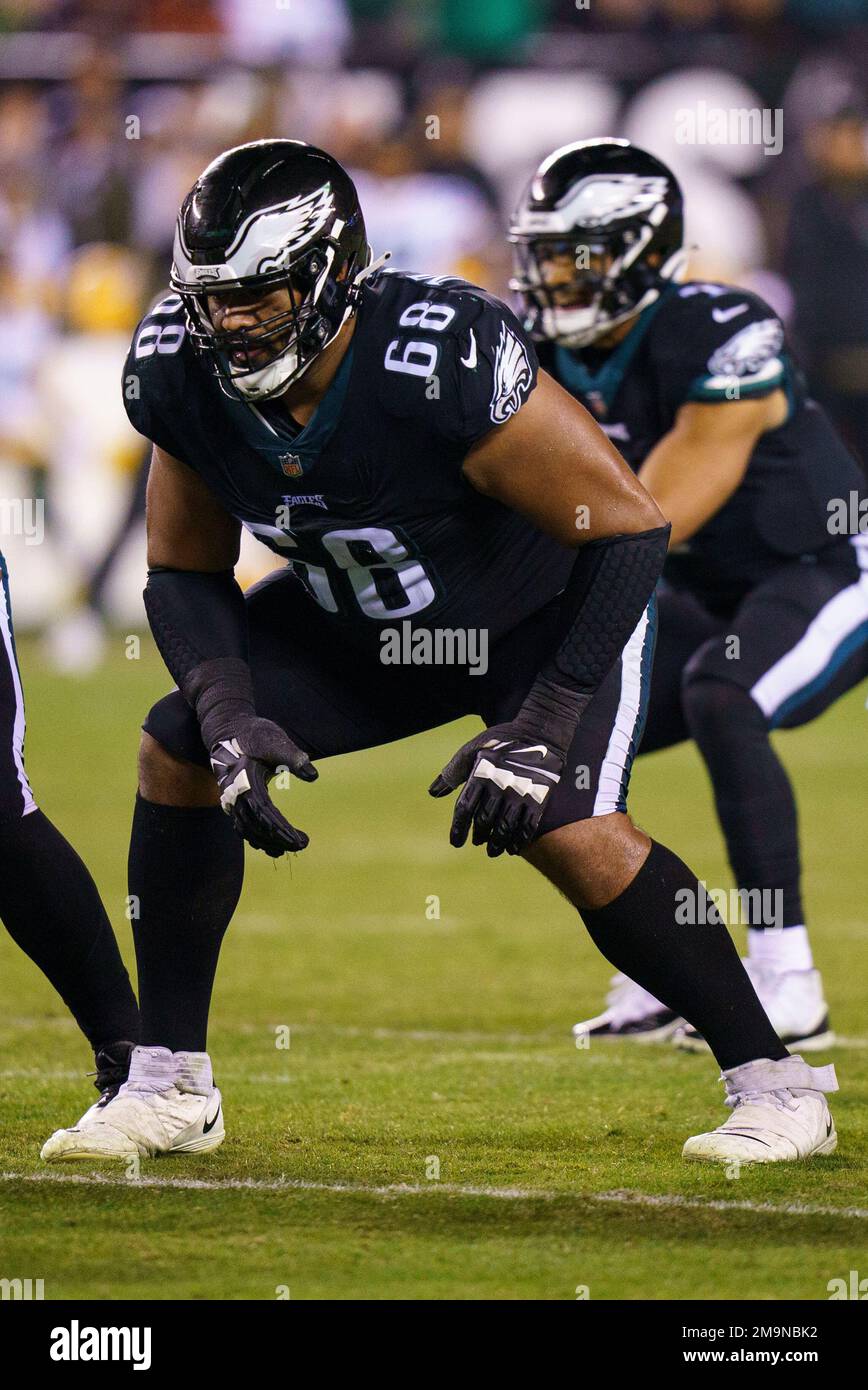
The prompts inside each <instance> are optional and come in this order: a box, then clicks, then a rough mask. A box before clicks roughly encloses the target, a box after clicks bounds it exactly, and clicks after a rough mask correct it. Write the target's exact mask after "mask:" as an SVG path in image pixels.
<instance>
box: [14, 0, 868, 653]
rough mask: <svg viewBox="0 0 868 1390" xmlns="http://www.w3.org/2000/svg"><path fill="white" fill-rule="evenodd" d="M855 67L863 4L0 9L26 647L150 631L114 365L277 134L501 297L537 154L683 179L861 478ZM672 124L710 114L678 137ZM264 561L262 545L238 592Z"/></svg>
mask: <svg viewBox="0 0 868 1390" xmlns="http://www.w3.org/2000/svg"><path fill="white" fill-rule="evenodd" d="M866 58H868V0H574V2H573V0H473V3H472V4H467V3H466V0H195V3H190V0H186V2H185V0H12V2H11V3H0V550H2V551H3V552H4V553H5V554H6V556H7V559H8V561H9V565H10V570H11V572H12V583H13V596H14V602H15V607H16V621H17V624H18V626H19V628H22V627H25V626H38V627H40V628H43V629H44V630H45V634H46V636H45V642H46V647H45V650H46V655H47V657H48V659H50V660H51V661H53V662H54V663H55V664H56V665H58V666H60V667H62V668H65V669H76V668H84V667H87V666H89V665H90V664H92V663H93V662H94V661H96V660H98V659H99V655H100V651H101V647H102V642H103V634H104V623H105V620H106V619H109V620H111V621H113V622H119V623H121V624H128V625H130V624H134V623H137V622H138V621H139V618H140V613H141V610H140V598H139V595H140V590H141V578H142V567H143V554H142V545H143V542H142V528H141V521H140V513H141V505H140V504H141V482H142V471H141V461H142V446H141V441H139V440H138V438H137V436H136V435H135V434H133V433H132V431H131V430H130V429H129V426H128V425H127V422H126V418H125V415H124V412H123V408H122V404H121V399H120V384H119V383H120V372H121V367H122V363H123V359H124V355H125V351H126V346H127V344H128V341H129V335H130V332H131V329H132V327H133V326H134V324H135V322H136V320H137V318H138V317H139V316H140V314H141V313H142V312H143V310H144V308H145V307H146V306H147V304H148V302H149V300H150V299H151V298H153V297H154V296H155V295H156V294H158V293H159V291H160V289H161V288H162V287H163V286H164V285H165V283H166V276H167V270H168V265H169V261H170V253H171V239H172V234H173V228H174V218H175V214H176V211H177V206H178V203H179V202H180V199H181V197H182V196H183V194H184V192H185V191H186V190H187V188H188V187H189V186H190V184H191V183H192V182H193V180H194V179H195V177H196V175H197V174H198V173H199V171H200V170H201V169H202V167H203V166H204V165H205V164H206V163H208V161H209V160H210V159H211V158H213V156H214V155H216V154H217V153H219V152H220V151H221V150H222V149H225V148H226V147H228V146H230V145H235V144H239V143H241V142H242V141H245V140H251V139H257V138H260V137H263V136H274V135H287V136H292V137H295V138H301V139H306V140H311V141H313V142H315V143H316V144H319V145H322V146H324V147H325V148H327V149H328V150H329V151H331V152H332V153H333V154H335V155H336V156H337V157H338V158H340V159H341V160H342V161H343V162H344V163H345V164H346V165H347V166H348V167H349V169H350V170H351V172H352V174H353V176H354V177H355V179H356V181H357V183H358V186H359V190H360V194H361V198H362V203H363V207H364V209H365V212H366V220H367V224H368V230H369V235H370V239H371V241H372V243H373V246H374V249H375V253H377V254H378V253H379V252H381V251H384V250H387V249H388V250H391V252H392V264H393V265H395V266H398V267H402V268H406V269H412V270H417V271H422V272H425V273H430V274H443V273H446V272H454V273H457V274H460V275H463V276H465V277H466V278H468V279H470V280H472V281H474V282H476V283H480V284H483V285H485V286H487V287H488V288H491V289H493V290H494V291H496V292H497V293H501V294H506V293H508V291H507V288H506V281H507V278H508V274H509V257H508V254H507V248H506V246H505V242H504V227H505V222H506V219H507V218H508V215H509V212H510V210H511V208H512V206H513V204H514V202H515V200H516V198H517V196H518V194H519V192H520V190H521V187H522V186H523V184H524V182H525V181H526V180H527V178H528V176H529V173H530V172H531V171H532V169H533V167H534V165H535V164H536V163H537V162H538V160H539V159H540V157H541V156H542V155H544V154H546V153H547V152H549V151H550V150H551V149H553V148H555V147H556V146H558V145H562V144H565V143H567V142H569V141H571V140H576V139H583V138H588V137H592V136H599V135H624V136H627V137H629V138H631V139H633V140H635V141H636V142H637V143H639V144H641V145H643V146H645V147H646V148H648V149H650V150H652V151H653V152H654V153H655V154H657V155H658V156H660V157H662V158H663V159H665V160H666V161H667V162H669V163H670V164H671V165H672V166H673V168H674V169H675V171H676V173H677V174H678V175H679V177H680V178H681V179H682V182H683V184H684V187H685V191H686V195H687V199H688V209H689V217H688V240H689V242H690V244H691V246H692V247H693V248H694V249H693V259H692V264H691V273H692V274H695V275H699V276H701V277H704V278H715V279H717V278H722V279H727V280H733V281H735V282H736V283H742V284H746V285H750V286H751V287H753V288H755V289H757V290H758V291H759V292H760V293H761V294H763V295H764V296H765V298H767V299H768V300H769V301H770V302H771V303H772V304H773V306H774V307H775V309H776V310H777V311H778V312H779V313H781V314H782V315H783V316H784V318H785V319H786V321H787V323H788V326H789V329H790V333H791V336H792V341H793V343H794V345H795V347H796V349H797V352H798V355H799V357H800V360H801V362H802V364H803V366H804V367H805V368H806V370H807V373H808V376H809V379H810V381H811V384H812V388H813V391H814V394H815V395H816V396H818V397H819V398H820V399H821V400H822V401H823V402H824V404H825V405H826V406H827V408H828V409H830V410H831V412H832V414H833V415H834V417H835V418H836V420H837V421H838V423H839V425H840V427H841V428H842V430H843V431H844V432H845V434H846V435H847V437H848V439H849V441H850V443H851V445H852V447H853V448H854V449H855V450H856V451H857V453H859V455H860V456H861V457H862V459H863V460H868V101H866V90H865V83H864V80H863V76H862V74H863V73H864V72H865V70H866ZM719 111H723V112H734V111H735V112H738V111H762V112H765V113H766V121H767V125H766V127H765V129H766V131H767V133H768V134H769V135H771V133H772V132H774V135H775V139H774V143H772V141H771V139H768V140H765V141H764V140H761V139H751V140H745V139H733V140H728V141H726V142H724V143H718V142H716V141H715V139H714V138H713V136H712V135H711V126H709V125H708V124H707V122H708V121H709V120H711V119H712V115H713V113H714V112H719ZM684 112H691V113H693V115H694V117H695V116H696V115H697V114H702V113H704V114H702V119H700V120H694V122H693V125H692V127H691V129H693V131H694V135H693V136H692V137H691V139H689V140H685V136H684V132H685V124H684V119H683V113H684ZM703 119H704V120H705V121H706V125H705V126H703V124H702V120H703ZM742 128H743V129H746V128H747V127H742ZM754 129H757V130H758V129H759V127H754ZM42 502H44V510H43V508H42V507H40V506H39V505H38V504H39V503H42ZM269 563H270V561H269V559H268V557H267V555H265V552H260V551H259V548H258V547H256V546H255V543H251V544H250V545H249V546H247V547H246V548H245V551H244V556H243V567H244V575H243V577H245V578H252V577H253V576H254V574H255V573H256V572H257V571H258V570H261V568H262V566H263V565H266V566H267V565H268V564H269Z"/></svg>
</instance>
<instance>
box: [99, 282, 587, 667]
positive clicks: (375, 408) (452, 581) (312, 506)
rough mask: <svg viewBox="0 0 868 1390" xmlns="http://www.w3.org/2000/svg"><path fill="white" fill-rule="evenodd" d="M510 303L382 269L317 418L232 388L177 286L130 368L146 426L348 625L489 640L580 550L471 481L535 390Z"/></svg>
mask: <svg viewBox="0 0 868 1390" xmlns="http://www.w3.org/2000/svg"><path fill="white" fill-rule="evenodd" d="M536 376H537V360H536V354H535V351H534V348H533V346H532V344H531V343H530V341H529V340H528V339H527V337H526V336H525V334H524V331H523V329H522V328H521V326H520V324H519V323H518V321H517V319H516V318H515V317H514V315H513V314H512V312H511V311H510V310H509V309H508V308H506V306H505V305H503V304H501V303H500V302H499V301H498V300H497V299H495V298H493V297H492V296H490V295H488V294H486V293H485V292H484V291H483V290H480V289H477V288H476V287H474V286H472V285H469V284H466V283H465V282H464V281H462V280H458V279H454V278H447V277H444V278H440V279H436V280H431V279H426V278H425V277H423V276H416V275H409V274H404V273H399V272H396V271H381V272H379V273H377V274H375V275H373V276H372V277H371V278H370V279H369V280H367V281H366V282H365V283H364V286H363V288H362V293H361V300H360V305H359V309H358V314H357V322H356V327H355V332H354V334H353V337H352V340H351V344H350V347H349V349H348V351H347V353H346V355H345V357H344V358H343V361H342V363H341V365H340V367H339V369H338V372H337V374H336V376H335V378H334V380H333V381H332V383H331V385H330V387H329V389H328V391H327V393H326V395H325V396H324V397H323V399H322V400H321V402H320V403H319V406H318V407H317V410H316V412H315V414H314V416H313V418H312V419H311V421H310V422H309V423H308V424H307V425H306V426H305V427H304V428H303V429H299V428H298V427H297V426H296V427H295V428H293V424H292V422H291V421H290V420H289V418H288V416H287V415H286V413H285V412H283V411H282V410H281V409H280V407H279V406H276V405H275V404H274V403H271V404H270V405H269V404H265V405H262V406H259V407H257V406H254V405H251V404H249V403H247V402H242V401H236V400H233V399H231V398H230V397H228V396H227V395H226V394H225V393H224V392H223V391H222V390H221V388H220V385H219V383H218V382H217V381H216V380H215V379H214V378H213V377H212V376H210V375H209V373H208V370H207V368H206V367H205V365H204V364H203V363H202V362H201V361H200V359H199V358H198V357H197V355H196V353H195V351H194V350H193V348H192V346H191V344H190V342H189V339H188V337H187V334H186V331H185V320H184V313H183V309H182V307H181V304H180V302H179V300H178V298H177V297H176V296H170V297H169V298H167V299H165V300H163V301H162V302H161V303H160V304H158V305H157V306H156V307H155V308H154V309H152V310H151V312H150V313H149V314H148V315H147V317H146V318H145V319H143V321H142V323H141V324H140V325H139V326H138V328H137V329H136V332H135V335H134V338H133V342H132V346H131V348H130V353H129V356H128V358H127V362H126V366H125V369H124V399H125V403H126V408H127V413H128V415H129V418H130V420H131V422H132V424H133V425H134V426H135V428H136V429H137V430H139V431H140V433H142V434H143V435H145V436H146V437H147V438H148V439H150V440H153V442H154V443H156V444H158V445H159V446H160V447H161V448H163V449H165V450H166V451H167V452H168V453H170V454H172V455H174V457H175V458H177V459H180V460H181V461H183V462H184V463H186V464H188V465H189V466H190V467H191V468H193V469H194V470H195V471H196V473H197V474H198V475H199V476H200V477H201V478H202V479H203V480H204V481H205V483H206V484H207V485H208V487H209V488H210V489H211V491H212V492H213V493H214V494H215V495H216V496H217V497H218V498H219V499H220V501H221V502H222V503H223V505H224V506H225V507H226V509H227V510H228V511H229V512H230V513H231V514H232V515H233V516H235V517H236V518H237V519H238V520H239V521H240V522H242V523H243V525H244V526H246V527H247V529H248V530H249V531H251V532H253V534H254V535H256V536H257V537H258V538H259V539H260V540H262V541H264V542H265V544H266V545H268V546H269V547H270V548H271V549H272V550H273V551H275V552H276V553H277V554H278V555H281V556H284V557H285V558H286V560H287V562H288V563H289V564H290V565H291V567H292V569H293V571H294V573H295V574H296V576H297V578H298V579H299V581H300V582H301V583H302V584H303V585H304V587H305V588H306V590H307V591H308V593H309V595H310V596H311V597H312V598H313V599H314V600H315V601H316V603H317V604H318V605H319V612H320V613H321V615H322V617H323V619H324V620H325V621H330V622H333V623H334V624H335V626H336V627H337V628H340V629H342V630H343V631H344V632H345V633H346V634H347V635H357V634H359V633H365V632H367V633H368V634H371V633H373V634H374V637H375V640H376V634H377V632H378V631H379V630H380V629H381V627H382V625H383V624H384V623H394V622H396V621H402V620H404V619H407V620H410V621H411V622H413V623H414V624H418V625H419V626H424V627H430V626H431V625H433V624H435V623H436V624H437V625H439V626H441V627H450V628H451V627H465V628H466V627H478V628H487V629H488V632H489V639H490V640H492V641H494V640H496V639H497V637H498V636H499V635H500V634H502V633H504V632H506V631H508V630H510V629H511V628H512V627H514V626H515V625H516V624H517V623H519V622H520V621H521V620H522V619H523V618H525V617H527V616H529V615H530V614H532V613H534V612H536V611H537V610H538V609H539V608H541V607H542V606H543V605H544V604H545V603H547V602H548V601H549V600H550V599H551V598H552V597H553V596H554V595H555V594H557V593H558V592H559V591H560V590H561V589H562V588H563V585H564V582H565V580H566V577H567V575H568V574H569V571H570V569H571V567H572V564H573V562H574V558H575V557H574V555H573V553H572V552H571V551H570V550H568V549H567V548H565V547H562V546H561V545H559V544H558V543H557V542H556V541H554V540H552V539H551V538H550V537H547V536H545V535H543V534H542V532H540V531H539V530H537V528H536V527H534V526H533V525H532V524H531V523H530V522H528V521H527V520H525V519H524V518H523V517H521V516H519V515H518V514H516V513H515V512H512V511H510V510H509V509H507V508H506V507H503V506H502V505H501V504H499V503H498V502H496V501H493V500H491V499H489V498H485V497H483V496H482V495H481V494H480V493H478V492H476V491H475V490H474V489H473V488H472V487H471V486H470V485H469V484H468V483H467V482H466V480H465V479H464V477H463V476H462V472H461V465H462V461H463V459H464V457H465V455H466V454H467V452H468V450H469V449H470V447H471V446H472V444H473V443H474V442H475V441H476V440H478V439H480V438H481V437H482V436H483V435H485V434H486V433H488V431H489V430H491V429H492V428H493V427H494V426H496V425H498V424H502V423H504V422H505V421H506V420H508V419H509V417H510V416H511V415H512V414H513V413H514V412H515V411H516V410H518V409H520V407H521V406H522V404H523V403H524V402H525V400H526V399H527V397H528V396H529V394H530V393H531V391H532V390H533V389H534V386H535V384H536Z"/></svg>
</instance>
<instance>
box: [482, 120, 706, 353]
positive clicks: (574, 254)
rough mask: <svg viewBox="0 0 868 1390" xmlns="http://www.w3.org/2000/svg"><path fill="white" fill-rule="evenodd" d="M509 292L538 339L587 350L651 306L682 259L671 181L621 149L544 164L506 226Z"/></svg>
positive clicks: (679, 211)
mask: <svg viewBox="0 0 868 1390" xmlns="http://www.w3.org/2000/svg"><path fill="white" fill-rule="evenodd" d="M509 240H510V241H511V242H512V244H513V246H514V247H515V252H514V255H515V274H514V276H513V278H512V280H511V281H510V287H511V288H512V289H513V290H515V291H516V292H517V294H518V295H519V296H520V298H521V300H522V303H523V305H524V308H525V310H526V319H525V326H526V328H527V329H528V330H529V331H530V332H531V333H532V334H533V335H534V336H535V337H537V338H546V339H551V340H552V341H554V342H558V343H562V344H563V346H564V347H572V348H580V347H587V346H588V345H589V344H590V343H593V342H595V341H596V340H597V339H598V338H600V337H602V336H604V335H605V334H606V333H608V332H609V331H610V329H612V328H614V327H615V326H616V325H617V324H620V323H624V322H625V321H626V320H627V319H629V318H632V317H633V315H634V314H638V313H640V312H641V310H642V309H645V308H647V306H648V305H649V304H653V302H654V300H655V299H657V298H658V296H659V295H660V291H661V290H662V289H663V287H664V286H665V284H666V282H667V281H670V280H677V279H678V278H679V277H680V275H681V273H682V271H683V269H684V263H685V261H686V259H687V253H686V251H685V250H684V245H683V243H684V215H683V200H682V196H681V189H680V187H679V185H678V181H677V179H676V178H675V176H674V174H673V173H672V172H671V170H670V169H667V167H666V165H665V164H663V163H662V162H661V161H660V160H659V159H655V158H654V156H653V155H650V154H647V153H646V152H645V150H640V149H637V148H636V146H635V145H631V144H630V142H629V141H628V140H581V141H579V142H578V143H576V144H574V145H564V146H563V148H562V149H559V150H555V152H554V154H550V155H549V156H548V158H547V159H544V160H543V162H542V164H541V165H540V166H539V168H538V169H537V171H536V173H535V174H534V176H533V178H532V180H531V182H530V184H529V186H528V188H527V190H526V191H525V194H524V196H523V197H522V200H521V202H520V203H519V206H518V209H517V210H516V213H515V215H514V217H513V218H512V221H511V223H510V229H509Z"/></svg>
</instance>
